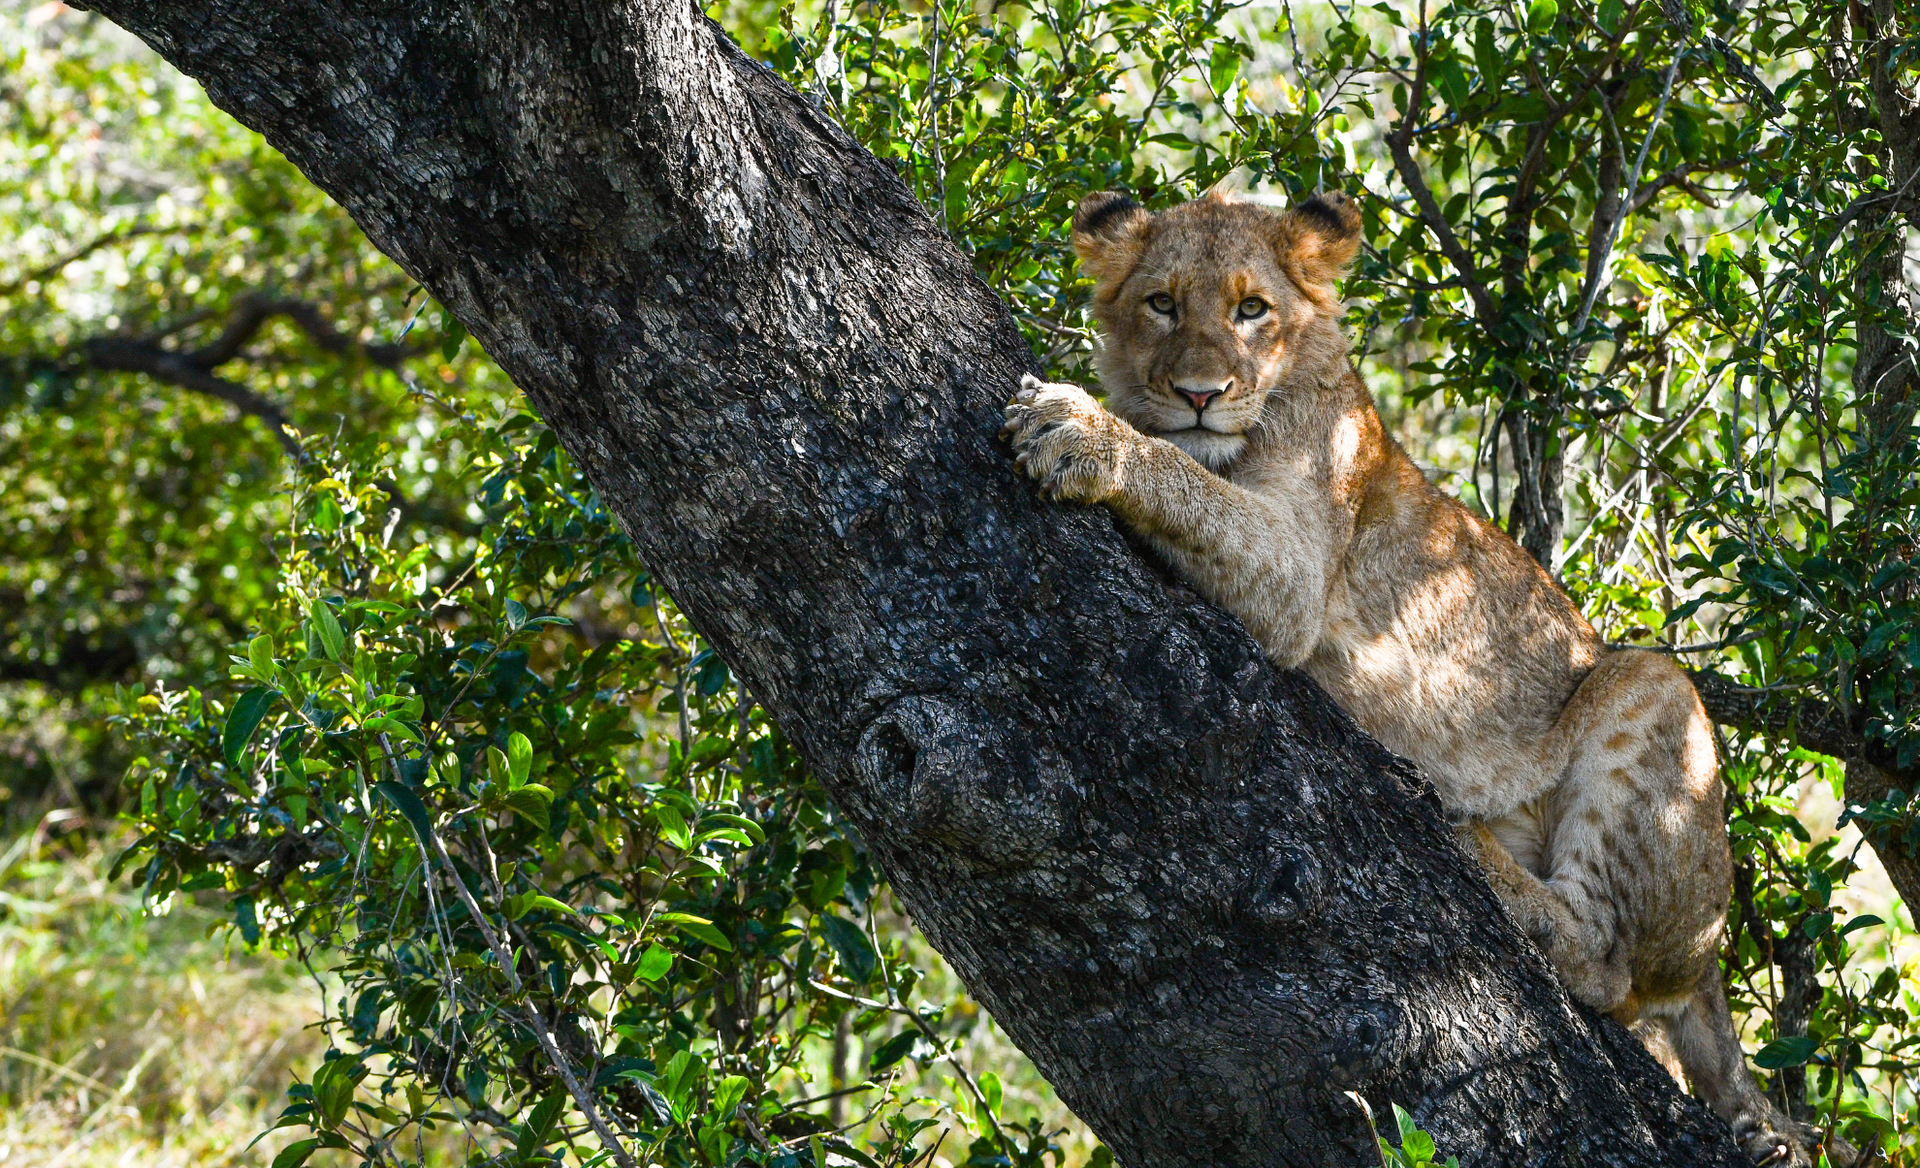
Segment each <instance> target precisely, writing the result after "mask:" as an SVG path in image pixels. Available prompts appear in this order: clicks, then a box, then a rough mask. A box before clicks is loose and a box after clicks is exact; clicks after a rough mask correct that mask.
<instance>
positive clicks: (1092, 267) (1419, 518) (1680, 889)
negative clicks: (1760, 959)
mask: <svg viewBox="0 0 1920 1168" xmlns="http://www.w3.org/2000/svg"><path fill="white" fill-rule="evenodd" d="M1073 246H1074V250H1075V251H1076V252H1077V253H1078V254H1079V256H1080V260H1081V263H1082V264H1083V265H1084V267H1085V269H1086V271H1087V272H1088V273H1089V274H1090V275H1091V276H1092V277H1093V278H1094V281H1095V289H1094V301H1093V304H1094V315H1095V316H1096V317H1097V318H1098V320H1099V322H1100V324H1101V326H1102V329H1103V332H1104V337H1103V341H1102V344H1101V346H1100V350H1099V354H1098V358H1097V360H1098V368H1099V372H1100V380H1101V382H1102V384H1103V385H1104V386H1105V388H1106V392H1107V403H1106V406H1105V407H1102V405H1101V404H1100V403H1099V402H1098V401H1095V400H1094V399H1093V398H1092V397H1090V396H1088V395H1087V393H1086V392H1085V391H1083V390H1081V389H1078V388H1076V387H1074V386H1071V385H1043V384H1041V383H1040V382H1038V381H1036V380H1035V379H1033V378H1028V379H1027V380H1026V382H1025V383H1023V385H1022V387H1021V389H1020V390H1019V392H1018V394H1017V395H1016V396H1015V398H1014V400H1013V401H1012V402H1011V403H1009V404H1008V406H1007V411H1006V429H1005V431H1004V433H1005V434H1006V435H1007V436H1008V437H1010V438H1011V440H1012V445H1013V448H1014V450H1015V451H1016V452H1017V454H1018V458H1017V459H1016V461H1017V463H1018V465H1019V467H1020V469H1021V470H1023V471H1025V472H1026V473H1027V474H1028V475H1031V476H1032V477H1033V478H1035V479H1037V480H1038V481H1039V483H1040V486H1041V490H1042V491H1043V492H1044V493H1045V494H1046V495H1047V496H1048V497H1050V498H1053V499H1062V500H1071V501H1075V502H1082V503H1104V504H1106V505H1107V506H1109V507H1111V508H1113V510H1114V511H1115V512H1117V513H1118V514H1119V515H1120V517H1121V518H1122V519H1123V520H1125V522H1126V523H1127V524H1128V525H1129V526H1131V527H1132V528H1134V529H1135V530H1136V531H1138V532H1139V533H1140V534H1141V535H1142V536H1144V537H1145V538H1146V539H1147V540H1148V541H1149V542H1150V543H1151V544H1152V545H1153V546H1154V547H1155V548H1157V549H1158V550H1159V551H1160V553H1161V554H1162V555H1163V556H1165V557H1166V558H1167V559H1168V560H1169V561H1171V562H1172V563H1173V564H1174V565H1175V566H1176V567H1177V568H1178V569H1179V570H1180V571H1181V572H1182V573H1183V574H1184V575H1185V576H1186V577H1187V578H1188V579H1190V580H1192V581H1193V583H1194V584H1195V585H1196V586H1197V587H1198V588H1199V589H1200V590H1201V591H1202V592H1203V593H1205V594H1206V595H1207V596H1208V597H1209V598H1211V599H1212V600H1213V601H1214V602H1215V603H1217V604H1219V605H1221V606H1222V607H1224V608H1226V609H1227V610H1228V611H1229V612H1232V613H1233V614H1234V615H1235V616H1237V617H1239V618H1240V620H1241V621H1242V622H1243V623H1244V624H1245V625H1246V627H1247V629H1248V631H1250V632H1251V633H1252V634H1253V635H1254V637H1255V638H1257V639H1258V640H1259V642H1260V644H1261V645H1262V647H1263V648H1264V649H1265V650H1266V653H1267V655H1268V656H1269V657H1271V658H1272V659H1273V660H1274V662H1275V663H1277V664H1279V665H1281V666H1283V667H1286V668H1295V667H1297V668H1301V669H1304V670H1306V671H1307V673H1309V674H1310V675H1312V676H1313V678H1314V679H1315V680H1317V681H1318V682H1319V683H1320V684H1321V685H1322V686H1324V687H1325V688H1326V690H1327V692H1328V693H1330V694H1332V695H1333V698H1334V700H1335V701H1337V702H1339V704H1340V705H1341V707H1342V708H1343V709H1345V710H1346V711H1347V712H1348V713H1349V714H1351V715H1352V716H1353V717H1354V719H1355V720H1356V721H1358V722H1359V723H1360V724H1361V725H1362V726H1364V727H1365V728H1366V729H1367V731H1368V732H1369V733H1371V734H1373V735H1374V737H1376V738H1378V739H1379V740H1380V741H1381V742H1382V743H1384V744H1386V745H1387V746H1388V747H1390V748H1392V749H1393V750H1395V751H1397V752H1399V753H1400V754H1402V755H1404V756H1406V757H1407V758H1410V759H1412V760H1413V761H1415V762H1416V763H1418V764H1419V765H1420V767H1421V769H1422V770H1424V771H1425V772H1426V773H1427V774H1428V775H1429V776H1430V777H1431V778H1432V780H1433V783H1434V785H1435V787H1437V788H1438V790H1439V795H1440V801H1441V803H1442V804H1443V805H1444V806H1445V807H1446V808H1447V810H1448V812H1449V813H1450V814H1452V815H1453V816H1454V817H1455V818H1456V820H1457V821H1460V822H1461V823H1462V828H1461V831H1462V837H1463V840H1464V841H1465V842H1466V843H1467V845H1468V846H1469V847H1470V848H1472V849H1473V850H1474V851H1475V852H1476V854H1477V855H1478V857H1479V860H1480V862H1481V864H1482V865H1483V866H1484V867H1485V869H1486V871H1487V875H1488V878H1489V879H1490V880H1491V881H1492V883H1493V886H1494V889H1495V890H1496V891H1497V892H1498V893H1499V894H1500V896H1501V898H1502V900H1504V901H1505V902H1506V905H1507V907H1508V909H1509V910H1510V911H1511V912H1512V913H1513V915H1514V917H1515V919H1516V920H1518V921H1519V923H1520V925H1521V926H1522V927H1523V928H1524V929H1526V930H1527V931H1528V932H1529V933H1530V934H1531V935H1532V936H1533V937H1534V938H1535V939H1536V940H1537V941H1538V942H1539V944H1540V945H1541V946H1542V948H1543V949H1544V950H1545V951H1546V953H1547V954H1548V956H1549V957H1550V958H1551V959H1552V961H1553V963H1554V966H1555V967H1556V968H1557V969H1558V970H1559V973H1560V976H1561V977H1562V978H1563V979H1564V980H1565V982H1566V984H1567V987H1568V988H1569V990H1571V991H1572V993H1573V994H1574V996H1575V997H1577V998H1579V999H1580V1000H1581V1001H1584V1002H1586V1003H1587V1004H1589V1005H1591V1006H1593V1007H1594V1008H1596V1009H1599V1010H1604V1011H1608V1012H1611V1013H1612V1014H1613V1015H1614V1016H1615V1017H1617V1018H1620V1019H1622V1020H1624V1021H1628V1022H1637V1026H1638V1029H1639V1031H1640V1033H1641V1035H1642V1037H1643V1038H1644V1039H1645V1040H1646V1041H1647V1042H1648V1044H1649V1046H1650V1047H1651V1048H1652V1049H1653V1050H1655V1051H1656V1052H1657V1053H1662V1054H1665V1056H1666V1057H1665V1060H1664V1061H1666V1062H1667V1064H1668V1066H1669V1068H1670V1069H1675V1070H1676V1075H1677V1073H1678V1070H1677V1068H1674V1067H1673V1062H1674V1055H1676V1054H1677V1056H1678V1062H1679V1066H1680V1067H1683V1068H1684V1069H1685V1074H1686V1077H1687V1078H1688V1079H1689V1080H1691V1082H1692V1084H1693V1088H1694V1090H1695V1091H1696V1092H1697V1093H1698V1094H1699V1095H1700V1096H1701V1098H1702V1099H1703V1100H1705V1101H1706V1103H1707V1104H1708V1105H1709V1106H1710V1107H1712V1108H1713V1110H1714V1111H1716V1112H1717V1113H1719V1115H1720V1116H1722V1117H1723V1118H1724V1119H1726V1120H1727V1121H1728V1123H1730V1124H1731V1125H1732V1126H1733V1130H1734V1133H1735V1135H1736V1137H1737V1138H1738V1139H1739V1140H1740V1142H1741V1145H1742V1147H1744V1148H1745V1149H1746V1150H1747V1151H1748V1152H1749V1153H1750V1154H1751V1155H1753V1156H1754V1158H1755V1159H1756V1160H1768V1159H1774V1160H1776V1161H1777V1162H1778V1163H1782V1164H1793V1165H1805V1164H1808V1163H1810V1159H1809V1147H1810V1145H1811V1143H1812V1140H1813V1139H1814V1138H1815V1137H1816V1135H1817V1133H1814V1132H1813V1131H1812V1130H1811V1129H1808V1128H1805V1127H1803V1126H1801V1125H1798V1124H1794V1123H1792V1122H1790V1121H1788V1120H1787V1119H1785V1118H1784V1117H1783V1116H1781V1115H1780V1114H1779V1112H1777V1111H1776V1110H1775V1109H1774V1108H1773V1107H1772V1106H1771V1105H1770V1104H1769V1103H1768V1101H1767V1099H1766V1097H1765V1096H1764V1095H1762V1094H1761V1093H1760V1091H1759V1090H1758V1089H1757V1088H1756V1087H1755V1085H1754V1082H1753V1080H1752V1079H1751V1078H1750V1077H1749V1076H1748V1074H1747V1071H1746V1065H1745V1058H1744V1055H1743V1053H1742V1051H1741V1049H1740V1041H1739V1039H1738V1037H1737V1036H1736V1035H1735V1033H1734V1030H1733V1021H1732V1018H1731V1016H1730V1015H1729V1013H1728V1010H1727V999H1726V994H1725V992H1724V991H1723V989H1722V987H1721V982H1720V970H1719V965H1718V962H1717V960H1716V950H1717V947H1718V945H1719V942H1720V938H1721V933H1722V927H1723V925H1724V923H1725V919H1726V908H1727V900H1728V896H1729V892H1730V879H1731V877H1730V872H1731V863H1730V860H1729V857H1728V850H1727V834H1726V827H1725V824H1724V823H1723V821H1722V819H1721V810H1720V800H1721V788H1720V778H1719V773H1718V765H1717V761H1716V758H1715V754H1714V743H1713V734H1712V730H1711V727H1710V726H1709V724H1708V721H1707V717H1706V713H1705V711H1704V710H1703V709H1702V708H1701V705H1700V700H1699V698H1698V696H1696V695H1695V693H1694V690H1693V686H1692V685H1691V683H1689V682H1688V680H1687V677H1686V675H1685V674H1684V673H1683V672H1681V670H1680V669H1679V667H1677V666H1676V665H1674V664H1673V663H1672V662H1671V661H1669V660H1668V659H1666V658H1665V657H1661V656H1657V655H1655V654H1652V653H1643V652H1636V651H1632V650H1611V649H1608V648H1607V646H1606V645H1605V644H1604V643H1602V641H1601V640H1600V637H1599V636H1598V635H1597V634H1596V633H1595V632H1594V631H1593V628H1592V627H1591V626H1590V625H1588V624H1587V622H1586V620H1585V619H1583V618H1582V617H1581V615H1580V613H1579V611H1578V610H1577V609H1576V608H1575V607H1574V605H1573V602H1572V601H1571V600H1569V599H1568V597H1567V595H1566V593H1564V592H1562V591H1561V590H1560V589H1559V588H1558V587H1557V586H1556V585H1555V584H1554V582H1553V580H1552V579H1551V578H1550V577H1549V576H1548V575H1547V574H1546V572H1544V571H1542V570H1541V568H1540V566H1539V565H1538V564H1537V563H1535V562H1534V560H1533V558H1532V557H1531V556H1529V555H1528V554H1527V553H1526V552H1525V551H1523V550H1521V548H1520V547H1519V546H1518V545H1516V544H1515V543H1514V542H1513V541H1512V540H1511V539H1509V538H1508V537H1507V536H1506V535H1505V534H1504V533H1502V532H1501V531H1500V530H1499V529H1497V528H1495V527H1494V526H1492V525H1491V524H1489V523H1486V522H1485V521H1483V520H1481V519H1479V518H1478V517H1476V516H1475V515H1473V514H1472V513H1471V512H1469V511H1468V510H1467V509H1466V508H1465V507H1463V506H1461V505H1460V504H1459V503H1457V502H1455V501H1454V500H1453V499H1452V498H1450V497H1448V496H1447V495H1446V494H1444V493H1442V492H1441V491H1439V490H1437V489H1435V488H1434V487H1433V486H1432V485H1430V484H1429V483H1428V482H1427V480H1426V479H1425V477H1424V476H1422V475H1421V473H1420V471H1419V470H1418V469H1417V468H1416V467H1415V466H1414V464H1413V462H1412V460H1410V459H1409V458H1408V457H1407V455H1406V453H1405V452H1404V451H1402V450H1401V449H1400V447H1399V446H1398V445H1396V444H1395V443H1394V441H1393V440H1392V439H1391V438H1389V437H1388V436H1387V434H1386V432H1385V431H1384V430H1383V429H1382V428H1381V425H1380V419H1379V417H1378V415H1377V414H1376V413H1375V412H1374V408H1373V401H1372V399H1371V397H1369V396H1368V393H1367V389H1366V386H1365V385H1364V384H1363V383H1362V382H1361V380H1360V377H1359V375H1358V374H1357V373H1355V371H1354V369H1353V365H1352V363H1351V361H1350V359H1349V357H1348V343H1347V339H1346V336H1345V335H1344V334H1343V333H1342V332H1341V328H1340V317H1341V304H1340V300H1339V298H1338V296H1337V294H1336V292H1335V290H1334V283H1335V281H1337V280H1338V279H1339V278H1340V277H1341V276H1342V275H1343V274H1344V273H1345V271H1346V269H1347V267H1348V265H1349V264H1351V263H1352V262H1353V259H1354V256H1355V255H1356V254H1357V252H1358V250H1359V246H1360V215H1359V212H1358V210H1357V209H1356V208H1355V207H1354V204H1353V202H1352V200H1350V199H1348V198H1347V197H1345V196H1344V195H1339V194H1328V195H1319V196H1315V197H1314V198H1311V199H1309V200H1307V201H1306V202H1305V203H1303V204H1301V205H1300V206H1298V207H1295V208H1294V209H1292V210H1291V211H1288V212H1286V213H1285V214H1275V213H1272V212H1270V211H1267V210H1264V209H1262V208H1260V207H1257V206H1254V205H1251V204H1247V203H1240V202H1236V201H1233V200H1231V199H1228V198H1224V197H1221V196H1218V195H1209V196H1208V197H1206V198H1203V199H1199V200H1197V201H1195V202H1192V203H1188V204H1186V205H1184V206H1180V207H1175V208H1173V209H1172V210H1168V211H1164V212H1161V213H1159V214H1149V213H1148V212H1146V211H1145V210H1143V209H1141V208H1140V207H1137V206H1135V205H1134V203H1133V202H1132V201H1131V200H1129V199H1127V198H1126V197H1125V196H1122V195H1119V194H1114V193H1112V192H1107V193H1102V194H1096V195H1091V196H1088V197H1087V198H1086V199H1085V200H1084V201H1083V202H1082V203H1081V204H1080V206H1079V208H1078V210H1077V211H1076V212H1075V214H1074V222H1073Z"/></svg>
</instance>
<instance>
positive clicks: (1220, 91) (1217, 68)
mask: <svg viewBox="0 0 1920 1168" xmlns="http://www.w3.org/2000/svg"><path fill="white" fill-rule="evenodd" d="M1239 75H1240V46H1239V45H1237V44H1235V43H1234V42H1233V40H1232V39H1231V38H1222V39H1221V40H1219V41H1216V42H1215V43H1214V46H1213V55H1212V56H1211V57H1210V58H1208V60H1207V83H1208V84H1209V85H1211V86H1213V92H1214V93H1215V95H1217V96H1218V97H1219V98H1220V100H1221V101H1225V100H1226V99H1227V94H1228V90H1230V89H1232V88H1233V79H1234V78H1236V77H1238V76H1239Z"/></svg>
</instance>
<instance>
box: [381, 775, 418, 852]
mask: <svg viewBox="0 0 1920 1168" xmlns="http://www.w3.org/2000/svg"><path fill="white" fill-rule="evenodd" d="M373 789H374V790H375V791H378V792H379V793H380V795H381V796H382V797H383V798H385V799H386V801H387V802H389V803H391V804H393V806H394V808H395V809H396V810H397V811H399V812H400V814H402V815H404V816H406V818H407V822H408V823H410V824H412V825H413V830H414V834H416V835H418V836H419V837H420V842H421V843H422V844H424V843H426V842H427V841H428V840H430V839H432V838H433V816H431V815H429V814H428V813H427V805H426V804H425V803H422V802H421V801H420V796H418V795H416V794H414V792H413V788H411V787H409V786H407V785H406V784H405V783H402V782H400V781H399V780H397V779H382V780H380V781H379V782H377V783H375V784H374V785H373Z"/></svg>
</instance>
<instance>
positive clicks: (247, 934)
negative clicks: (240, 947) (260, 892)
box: [233, 896, 260, 949]
mask: <svg viewBox="0 0 1920 1168" xmlns="http://www.w3.org/2000/svg"><path fill="white" fill-rule="evenodd" d="M233 923H234V926H235V927H236V928H238V929H239V930H240V939H241V940H243V941H245V942H246V943H247V947H248V948H249V949H251V948H253V947H254V946H255V945H258V944H259V943H260V917H259V915H258V914H256V913H255V912H254V908H253V897H251V896H236V897H234V898H233Z"/></svg>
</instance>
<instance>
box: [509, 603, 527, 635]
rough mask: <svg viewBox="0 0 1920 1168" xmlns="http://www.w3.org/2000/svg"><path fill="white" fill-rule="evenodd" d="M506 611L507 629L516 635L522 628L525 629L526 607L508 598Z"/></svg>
mask: <svg viewBox="0 0 1920 1168" xmlns="http://www.w3.org/2000/svg"><path fill="white" fill-rule="evenodd" d="M506 611H507V627H508V628H510V629H512V630H513V631H514V632H516V633H517V632H519V631H520V630H521V629H522V628H525V627H526V624H527V606H526V605H524V604H521V603H520V602H519V601H517V600H515V599H513V598H512V597H511V596H509V597H508V598H507V603H506Z"/></svg>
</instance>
